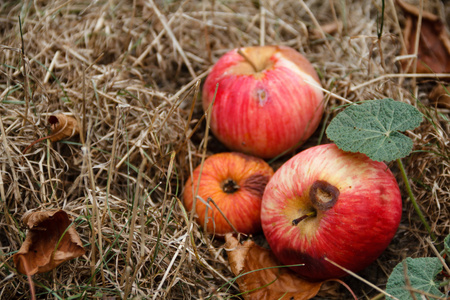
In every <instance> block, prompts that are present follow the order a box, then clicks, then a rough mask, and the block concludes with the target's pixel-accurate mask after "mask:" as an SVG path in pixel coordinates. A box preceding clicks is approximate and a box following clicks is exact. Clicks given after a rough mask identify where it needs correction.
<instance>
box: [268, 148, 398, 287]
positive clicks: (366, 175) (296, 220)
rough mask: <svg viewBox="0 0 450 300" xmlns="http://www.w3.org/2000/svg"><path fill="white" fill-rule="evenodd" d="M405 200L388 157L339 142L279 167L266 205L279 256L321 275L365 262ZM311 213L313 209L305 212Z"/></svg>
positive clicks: (391, 230) (393, 226)
mask: <svg viewBox="0 0 450 300" xmlns="http://www.w3.org/2000/svg"><path fill="white" fill-rule="evenodd" d="M401 213H402V200H401V195H400V190H399V187H398V184H397V181H396V179H395V178H394V176H393V175H392V173H391V171H390V170H389V168H388V167H387V166H386V164H384V163H382V162H376V161H373V160H371V159H370V158H368V157H367V156H366V155H364V154H361V153H350V152H344V151H342V150H340V149H339V148H338V147H337V146H336V145H335V144H327V145H320V146H316V147H312V148H309V149H307V150H305V151H302V152H300V153H299V154H297V155H296V156H294V157H293V158H291V159H290V160H288V161H287V162H286V163H285V164H283V165H282V166H281V167H280V168H279V169H278V170H277V172H276V173H275V174H274V176H273V177H272V179H271V180H270V182H269V183H268V184H267V186H266V190H265V192H264V196H263V202H262V208H261V222H262V227H263V231H264V235H265V236H266V238H267V241H268V242H269V245H270V247H271V249H272V251H273V252H274V254H275V256H276V257H277V258H278V259H279V260H280V261H281V262H282V263H283V264H285V265H296V264H304V266H297V267H293V268H292V269H293V270H294V271H296V272H297V273H298V274H299V275H300V276H301V277H303V278H306V279H309V280H313V281H319V280H326V279H331V278H339V277H342V276H345V275H347V273H346V272H345V271H343V270H341V269H339V268H337V267H335V266H333V265H332V264H330V263H329V262H327V261H326V260H324V258H325V257H327V258H328V259H329V260H331V261H333V262H335V263H337V264H339V265H340V266H342V267H344V268H347V269H349V270H351V271H353V272H358V271H360V270H362V269H363V268H365V267H367V266H368V265H369V264H371V263H372V262H373V261H374V260H376V259H377V258H378V256H379V255H380V254H381V253H382V252H383V251H384V250H385V249H386V247H387V246H388V245H389V243H390V241H391V240H392V238H393V237H394V235H395V233H396V231H397V228H398V225H399V223H400V218H401ZM308 214H309V216H308Z"/></svg>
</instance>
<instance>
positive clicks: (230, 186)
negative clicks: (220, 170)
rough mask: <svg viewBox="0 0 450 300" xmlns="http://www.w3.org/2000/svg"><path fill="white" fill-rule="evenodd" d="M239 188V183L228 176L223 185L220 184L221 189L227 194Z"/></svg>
mask: <svg viewBox="0 0 450 300" xmlns="http://www.w3.org/2000/svg"><path fill="white" fill-rule="evenodd" d="M239 188H240V186H239V184H237V182H236V181H234V180H233V179H230V178H228V179H227V180H225V182H224V183H223V186H222V190H223V191H224V192H225V193H227V194H232V193H234V192H236V191H237V190H239Z"/></svg>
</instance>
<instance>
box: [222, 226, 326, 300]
mask: <svg viewBox="0 0 450 300" xmlns="http://www.w3.org/2000/svg"><path fill="white" fill-rule="evenodd" d="M225 241H226V242H225V248H226V249H227V252H228V262H229V264H230V267H231V270H232V272H233V273H234V274H235V275H236V276H239V277H238V278H237V279H236V282H237V283H238V284H239V288H240V290H241V292H242V293H243V295H242V296H243V297H244V299H246V300H256V299H258V300H272V299H292V300H306V299H311V298H313V297H314V296H315V295H316V294H317V293H318V292H319V290H320V288H321V286H322V282H309V281H306V280H304V279H301V278H299V277H297V276H296V275H295V273H294V272H292V271H291V270H289V269H288V268H286V267H279V268H274V267H277V266H280V265H281V264H280V263H279V262H278V261H277V259H276V258H275V256H274V255H273V253H272V252H271V251H270V250H268V249H264V248H262V247H260V246H258V245H256V244H255V243H254V242H253V241H246V242H244V243H243V244H240V243H239V242H238V240H237V239H236V238H234V237H233V236H232V235H231V234H227V235H226V236H225ZM249 272H250V273H249ZM247 273H248V274H247ZM244 274H245V275H244Z"/></svg>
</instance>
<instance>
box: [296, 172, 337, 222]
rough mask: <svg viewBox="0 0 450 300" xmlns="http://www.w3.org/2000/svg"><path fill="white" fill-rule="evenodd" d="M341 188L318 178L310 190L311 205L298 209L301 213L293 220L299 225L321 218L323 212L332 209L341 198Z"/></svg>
mask: <svg viewBox="0 0 450 300" xmlns="http://www.w3.org/2000/svg"><path fill="white" fill-rule="evenodd" d="M339 194H340V192H339V189H338V188H336V187H335V186H334V185H332V184H330V183H328V182H327V181H325V180H316V181H315V182H314V183H313V184H312V185H311V188H310V190H309V194H308V199H309V203H310V204H309V205H307V206H306V207H304V208H302V209H300V210H298V211H299V213H300V215H299V216H298V217H296V218H294V219H293V220H292V226H297V225H298V224H301V223H303V222H305V221H306V220H316V222H317V220H320V216H321V213H322V212H324V211H327V210H329V209H331V208H332V207H333V206H334V205H335V204H336V202H337V200H338V198H339Z"/></svg>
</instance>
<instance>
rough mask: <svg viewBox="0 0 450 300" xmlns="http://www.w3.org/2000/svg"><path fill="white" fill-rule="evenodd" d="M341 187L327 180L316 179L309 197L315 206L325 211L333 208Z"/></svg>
mask: <svg viewBox="0 0 450 300" xmlns="http://www.w3.org/2000/svg"><path fill="white" fill-rule="evenodd" d="M339 194H340V192H339V189H338V188H337V187H335V186H334V185H332V184H330V183H328V182H327V181H325V180H316V181H314V183H313V184H312V186H311V189H310V190H309V199H310V200H311V202H312V205H313V206H314V208H316V209H318V210H320V211H325V210H329V209H330V208H332V207H333V206H334V205H335V204H336V202H337V200H338V198H339Z"/></svg>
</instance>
